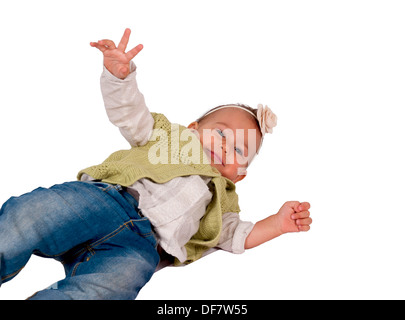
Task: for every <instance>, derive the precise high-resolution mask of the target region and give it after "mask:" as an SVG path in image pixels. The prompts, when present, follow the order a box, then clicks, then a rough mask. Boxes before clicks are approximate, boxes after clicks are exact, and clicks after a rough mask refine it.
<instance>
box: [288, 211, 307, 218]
mask: <svg viewBox="0 0 405 320" xmlns="http://www.w3.org/2000/svg"><path fill="white" fill-rule="evenodd" d="M309 215H310V213H309V211H301V212H297V213H293V214H292V215H291V219H293V220H296V219H303V218H308V217H309Z"/></svg>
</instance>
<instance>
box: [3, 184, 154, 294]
mask: <svg viewBox="0 0 405 320" xmlns="http://www.w3.org/2000/svg"><path fill="white" fill-rule="evenodd" d="M137 205H138V203H137V201H136V200H135V198H133V197H132V196H131V195H129V194H128V193H127V192H126V191H125V190H123V188H122V187H121V186H119V185H110V184H106V183H101V182H81V181H74V182H67V183H63V184H60V185H55V186H53V187H51V188H49V189H45V188H38V189H36V190H34V191H32V192H30V193H27V194H24V195H22V196H20V197H12V198H10V199H9V200H8V201H7V202H6V203H5V204H4V205H3V207H2V208H1V209H0V285H1V283H4V282H6V281H8V280H11V279H12V278H13V277H15V276H16V275H17V274H18V272H19V271H20V270H21V269H22V268H23V267H24V266H25V264H26V263H27V262H28V260H29V258H30V256H31V254H35V255H38V256H42V257H47V258H54V259H56V260H58V261H60V262H62V264H63V266H64V268H65V273H66V278H65V279H63V280H61V281H59V282H57V283H55V284H54V285H52V286H51V287H49V288H48V289H45V290H43V291H39V292H37V293H36V294H35V295H33V296H32V297H31V298H30V299H32V300H35V299H37V300H66V299H86V300H87V299H126V300H128V299H135V297H136V296H137V295H138V292H139V290H140V289H141V288H142V287H143V286H144V285H145V284H146V283H147V282H148V281H149V279H150V278H151V277H152V275H153V273H154V271H155V268H156V266H157V264H158V263H159V254H158V253H157V250H156V245H157V244H156V238H155V236H154V234H153V232H152V228H151V224H150V222H149V220H148V219H147V218H144V217H142V216H141V214H140V212H139V210H138V207H137Z"/></svg>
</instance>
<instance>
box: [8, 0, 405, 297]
mask: <svg viewBox="0 0 405 320" xmlns="http://www.w3.org/2000/svg"><path fill="white" fill-rule="evenodd" d="M0 12H1V19H0V35H1V37H0V38H1V41H0V62H1V78H0V81H1V86H0V88H1V94H0V150H1V156H0V166H1V183H0V203H4V202H5V201H6V200H7V199H8V198H9V197H10V196H13V195H20V194H22V193H25V192H28V191H31V190H32V189H34V188H36V187H38V186H44V187H49V186H51V185H53V184H55V183H61V182H64V181H69V180H74V179H75V177H76V173H77V172H78V171H79V170H80V169H82V168H84V167H87V166H89V165H93V164H97V163H100V162H101V161H102V160H104V159H105V158H106V157H107V156H108V155H109V154H110V153H111V152H113V151H115V150H118V149H122V148H127V147H128V145H127V143H126V141H125V140H124V139H123V138H122V137H121V136H120V133H119V131H118V129H117V128H115V127H114V126H113V125H111V124H110V123H109V121H108V119H107V116H106V115H105V112H104V109H103V102H102V98H101V94H100V91H99V76H100V73H101V69H102V56H101V53H100V52H98V51H97V50H96V49H94V48H91V47H90V46H89V42H90V41H97V40H100V39H103V38H110V39H113V40H114V41H118V40H119V39H120V38H121V36H122V33H123V31H124V29H125V28H126V27H129V28H131V29H132V37H131V40H130V44H129V47H131V48H132V47H133V46H135V45H137V44H138V43H143V44H144V47H145V48H144V50H143V52H141V53H140V54H139V56H138V57H136V58H135V63H136V64H137V65H138V83H139V86H140V89H141V91H142V92H143V93H144V95H145V98H146V102H147V104H148V106H149V108H150V109H151V110H152V111H157V112H162V113H165V114H166V115H167V116H168V118H169V119H171V120H172V121H174V122H178V123H182V124H188V123H190V122H192V121H193V120H194V119H195V118H197V117H198V116H199V115H200V114H201V113H203V112H204V111H206V110H207V109H209V108H211V107H213V106H216V105H220V104H224V103H234V102H241V103H246V104H249V105H251V106H254V107H255V106H256V105H257V104H258V103H263V104H268V105H269V106H271V108H272V109H273V111H274V112H275V113H276V114H277V115H278V118H279V122H278V123H279V124H278V126H277V127H276V128H275V130H274V133H273V135H270V136H267V137H266V141H265V145H264V147H263V149H262V152H261V154H260V157H258V158H257V159H256V160H255V162H254V164H253V165H252V167H251V168H250V170H249V173H248V177H247V178H246V179H245V180H244V181H242V182H240V183H238V184H237V190H238V193H239V196H240V198H241V203H240V205H241V208H242V212H241V216H242V219H244V220H251V221H257V220H260V219H262V218H264V217H266V216H268V215H270V214H274V213H276V212H277V211H278V209H279V208H280V206H281V205H282V204H283V203H284V202H285V201H287V200H299V201H309V202H310V203H311V205H312V209H311V215H312V217H313V220H314V222H313V225H312V229H311V231H310V232H308V233H300V234H288V235H284V236H282V237H280V238H277V239H275V240H273V241H270V242H269V243H266V244H264V245H262V246H260V247H258V248H255V249H252V250H249V251H247V252H246V253H244V254H242V255H232V254H229V253H226V252H216V253H214V254H212V255H210V256H208V257H206V258H204V259H202V260H200V261H198V262H196V263H194V264H192V265H190V266H188V267H185V268H167V269H164V270H162V271H159V272H158V273H157V274H155V276H154V277H153V278H152V280H151V281H150V282H149V283H148V285H147V286H146V287H145V288H144V289H143V290H142V291H141V293H140V295H139V299H207V298H210V299H285V298H287V299H288V298H291V299H377V298H381V299H389V298H394V299H397V298H398V299H399V298H401V299H404V298H405V290H404V285H405V276H404V274H405V273H404V267H405V261H404V258H403V257H404V253H403V251H404V249H403V246H404V242H405V239H404V231H403V230H404V228H405V204H404V189H405V187H404V180H405V172H404V167H403V164H404V162H405V156H404V152H403V149H404V147H403V145H404V142H403V141H404V137H405V127H404V125H403V122H404V117H405V111H404V108H405V94H404V85H405V59H404V57H405V42H404V34H405V19H404V16H405V4H404V2H403V1H390V0H384V1H372V0H367V1H358V0H350V1H344V0H341V1H326V0H320V1H288V0H286V1H258V0H251V1H238V0H232V1H230V0H220V1H213V0H205V1H186V0H171V1H164V0H156V1H147V0H143V1H136V0H132V1H122V0H116V1H100V0H97V1H75V0H71V1H65V2H61V1H43V0H36V1H12V2H10V1H2V2H1V4H0ZM0 241H1V240H0ZM62 277H64V272H63V268H62V266H61V265H59V263H57V262H55V261H52V260H48V259H43V258H38V257H33V258H32V259H31V260H30V261H29V263H28V265H27V266H26V267H25V268H24V269H23V270H22V272H21V273H20V274H19V275H18V276H17V277H16V278H15V279H14V280H12V281H10V282H8V283H6V284H4V285H3V286H2V287H1V288H0V299H25V298H26V297H28V296H30V295H31V294H32V293H34V292H35V291H38V290H41V289H43V288H45V287H47V286H48V285H50V284H52V283H53V282H55V281H57V280H59V279H61V278H62Z"/></svg>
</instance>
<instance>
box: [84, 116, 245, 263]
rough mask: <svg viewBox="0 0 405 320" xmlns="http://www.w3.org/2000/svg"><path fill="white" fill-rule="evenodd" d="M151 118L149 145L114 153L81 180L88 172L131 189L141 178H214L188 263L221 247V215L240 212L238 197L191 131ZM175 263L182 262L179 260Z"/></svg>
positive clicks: (189, 248) (188, 247) (157, 180)
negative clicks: (212, 249)
mask: <svg viewBox="0 0 405 320" xmlns="http://www.w3.org/2000/svg"><path fill="white" fill-rule="evenodd" d="M152 115H153V118H154V120H155V123H154V130H153V134H152V137H151V138H150V139H149V142H148V143H146V144H145V145H143V146H139V147H132V148H131V149H129V150H121V151H117V152H115V153H113V154H111V155H110V156H109V157H108V158H107V159H106V160H105V161H104V162H103V163H101V164H99V165H96V166H92V167H89V168H87V169H84V170H81V171H80V172H79V174H78V179H79V180H80V178H81V176H82V175H83V174H84V173H86V174H88V175H89V176H91V177H93V178H94V179H97V180H102V181H103V182H107V183H112V184H120V185H122V186H125V187H128V186H130V185H132V184H134V183H135V181H137V180H139V179H142V178H148V179H150V180H152V181H154V182H155V183H165V182H168V181H170V180H171V179H173V178H176V177H181V176H189V175H200V176H207V177H211V181H210V183H209V184H208V187H209V189H210V191H211V193H212V195H213V197H212V200H211V202H210V204H209V205H208V206H207V208H206V212H205V215H204V217H203V218H202V219H201V221H200V226H199V229H198V231H197V233H196V234H195V235H194V236H193V237H192V238H191V239H190V241H189V242H188V243H187V244H186V250H187V260H186V262H185V263H186V264H188V263H191V262H194V261H195V260H197V259H199V258H201V256H202V254H203V253H204V252H205V251H206V250H208V249H209V248H213V247H215V246H216V245H217V244H218V242H219V238H220V234H221V230H222V214H224V213H226V212H239V211H240V210H239V205H238V196H237V194H236V192H235V185H234V183H233V182H232V181H230V180H229V179H226V178H224V177H222V176H221V174H220V173H219V171H218V170H216V169H215V168H213V167H212V166H211V165H210V164H207V163H209V162H208V160H207V158H206V156H205V154H204V151H203V150H202V147H201V143H200V141H199V139H198V138H197V137H196V136H195V135H194V134H193V133H192V132H191V131H190V130H189V129H187V128H185V127H183V126H179V125H173V124H171V123H170V122H169V121H168V120H167V118H166V117H165V116H164V115H162V114H155V113H153V114H152ZM190 151H192V153H191V154H190ZM175 264H176V265H177V264H180V262H179V261H178V260H177V259H176V261H175Z"/></svg>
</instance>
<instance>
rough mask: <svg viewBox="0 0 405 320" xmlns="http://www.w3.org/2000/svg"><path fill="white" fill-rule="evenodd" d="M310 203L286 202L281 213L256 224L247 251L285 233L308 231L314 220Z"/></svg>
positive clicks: (248, 238) (247, 240) (246, 243)
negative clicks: (311, 215)
mask: <svg viewBox="0 0 405 320" xmlns="http://www.w3.org/2000/svg"><path fill="white" fill-rule="evenodd" d="M309 208H310V204H309V203H308V202H302V203H301V202H298V201H289V202H286V203H285V204H284V205H283V206H282V207H281V209H280V210H279V212H278V213H277V214H275V215H272V216H269V217H267V218H266V219H263V220H261V221H259V222H257V223H256V224H255V226H254V227H253V230H252V231H251V232H250V234H249V235H248V237H247V238H246V241H245V249H250V248H253V247H256V246H258V245H260V244H262V243H264V242H267V241H269V240H271V239H274V238H276V237H278V236H280V235H282V234H284V233H288V232H300V231H308V230H309V229H310V224H311V223H312V219H311V218H310V216H309V215H310V212H309V211H308V210H309Z"/></svg>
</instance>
